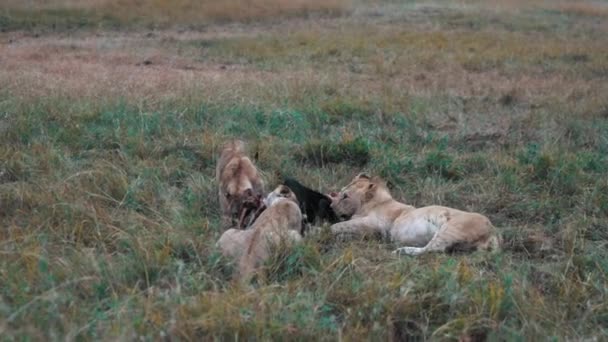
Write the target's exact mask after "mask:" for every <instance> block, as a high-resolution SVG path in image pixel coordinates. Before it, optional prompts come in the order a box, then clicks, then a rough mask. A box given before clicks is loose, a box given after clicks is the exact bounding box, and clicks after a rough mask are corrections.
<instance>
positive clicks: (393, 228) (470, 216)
mask: <svg viewBox="0 0 608 342" xmlns="http://www.w3.org/2000/svg"><path fill="white" fill-rule="evenodd" d="M331 206H332V208H333V209H334V211H335V212H336V214H337V215H338V216H339V217H348V216H352V217H351V218H350V220H347V221H344V222H340V223H336V224H334V225H332V226H331V231H332V233H333V234H336V235H337V234H344V233H347V234H377V233H380V234H382V235H383V236H388V237H389V238H390V239H391V240H392V241H394V242H396V243H399V244H401V245H405V246H404V247H400V248H397V249H396V250H394V251H393V253H395V254H402V253H403V254H408V255H420V254H423V253H428V252H449V251H451V250H455V249H466V250H469V249H477V250H491V251H496V250H498V248H499V245H500V237H499V236H498V235H497V234H496V232H495V228H494V226H493V225H492V223H491V222H490V220H489V219H488V218H487V217H485V216H483V215H481V214H478V213H472V212H465V211H461V210H458V209H453V208H449V207H442V206H435V205H434V206H428V207H422V208H414V207H413V206H410V205H407V204H403V203H400V202H398V201H396V200H395V199H393V197H392V196H391V194H390V192H389V190H388V188H387V186H386V184H385V183H384V181H383V180H382V179H380V178H371V177H369V176H367V175H365V174H360V175H358V176H357V177H355V178H354V179H353V181H352V182H351V183H350V184H348V185H347V186H346V187H344V188H343V189H342V191H341V192H340V194H339V195H338V196H332V205H331Z"/></svg>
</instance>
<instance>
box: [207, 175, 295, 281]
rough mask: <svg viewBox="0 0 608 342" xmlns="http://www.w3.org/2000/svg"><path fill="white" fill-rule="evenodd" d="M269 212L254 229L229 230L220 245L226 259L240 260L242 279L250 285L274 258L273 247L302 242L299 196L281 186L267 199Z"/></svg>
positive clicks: (261, 216) (254, 225)
mask: <svg viewBox="0 0 608 342" xmlns="http://www.w3.org/2000/svg"><path fill="white" fill-rule="evenodd" d="M264 204H265V205H266V207H267V208H266V210H264V211H263V212H262V214H261V215H260V216H259V217H258V219H257V220H256V221H255V222H254V223H253V225H252V226H251V228H250V229H247V230H239V229H229V230H227V231H226V232H224V234H223V235H222V236H221V237H220V239H219V240H218V242H217V245H218V247H219V248H220V249H221V251H222V254H223V255H224V256H229V257H232V258H234V259H238V260H239V263H238V275H239V278H240V279H241V280H242V281H244V282H247V281H248V280H249V279H250V277H251V275H252V274H253V272H254V271H255V270H256V269H257V267H259V265H260V264H262V263H263V262H264V261H265V260H266V259H268V257H269V255H270V250H271V248H272V247H276V246H279V245H281V243H285V244H286V245H291V244H293V243H297V242H299V241H301V240H302V236H301V235H300V233H299V232H300V228H301V225H302V212H301V211H300V207H299V205H298V200H297V199H296V196H295V194H294V193H293V192H292V191H291V190H290V189H289V188H288V187H287V186H285V185H279V186H278V187H277V188H276V189H275V190H274V191H273V192H271V193H270V194H268V196H267V197H266V198H265V199H264Z"/></svg>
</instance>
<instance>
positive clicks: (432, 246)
mask: <svg viewBox="0 0 608 342" xmlns="http://www.w3.org/2000/svg"><path fill="white" fill-rule="evenodd" d="M441 232H442V230H441V229H440V230H439V231H438V232H437V233H435V235H433V238H432V239H431V241H429V243H427V244H426V246H424V247H407V246H406V247H400V248H397V249H395V250H394V251H393V254H396V255H401V254H407V255H413V256H416V255H420V254H424V253H429V252H444V251H445V250H446V248H447V247H448V244H447V243H446V241H445V240H444V239H442V238H441Z"/></svg>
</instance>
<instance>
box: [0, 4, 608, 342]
mask: <svg viewBox="0 0 608 342" xmlns="http://www.w3.org/2000/svg"><path fill="white" fill-rule="evenodd" d="M607 19H608V3H606V2H605V1H567V2H566V1H563V2H562V1H507V0H505V1H388V0H386V1H381V0H378V1H371V0H370V1H363V0H353V1H346V0H344V1H342V0H334V1H314V0H312V1H286V0H250V1H246V0H230V1H189V0H179V1H172V2H170V1H161V0H149V1H133V2H131V1H122V0H87V1H67V0H66V1H35V0H31V1H17V0H5V1H2V3H1V4H0V336H2V339H3V340H4V339H6V340H21V339H31V340H43V339H44V340H46V339H50V340H63V339H68V340H73V339H78V340H80V339H82V340H95V339H104V340H114V339H121V340H133V339H137V338H142V339H150V340H157V339H164V338H171V339H183V340H200V339H207V338H220V339H235V338H237V337H239V338H241V339H243V338H244V339H302V340H310V339H314V340H336V339H340V338H342V339H345V340H362V339H388V340H404V339H406V338H412V339H414V340H427V339H431V340H459V339H460V340H462V341H475V340H483V339H486V338H489V339H491V340H523V339H525V340H546V339H552V338H557V339H559V340H562V339H571V340H582V339H597V340H602V339H604V338H606V334H607V332H608V300H607V294H608V293H607V292H608V286H607V285H608V279H607V276H608V258H607V257H608V252H607V249H606V247H607V246H606V243H607V241H608V224H607V223H606V222H607V221H606V219H607V218H608V157H607V156H608V20H607ZM231 137H240V138H243V139H245V140H247V141H248V142H249V144H250V147H251V149H252V151H255V152H258V154H259V160H258V166H259V167H260V169H261V170H262V171H263V173H264V178H265V180H266V181H267V183H268V184H269V188H271V187H273V186H274V185H276V183H277V181H278V178H277V175H276V173H277V172H281V173H283V174H289V175H292V176H295V177H297V178H298V179H300V180H302V181H303V182H304V183H306V184H309V185H310V186H312V187H315V188H319V189H321V190H324V191H328V190H332V189H336V188H339V187H340V186H342V185H344V184H345V182H346V181H347V180H349V179H350V178H351V177H352V176H353V175H355V174H357V173H358V172H360V171H368V172H371V173H374V174H378V175H381V176H383V177H385V178H386V179H387V180H388V181H390V183H392V184H393V193H394V195H395V197H397V198H398V199H400V200H402V201H405V202H407V203H410V204H413V205H416V206H423V205H430V204H441V205H448V206H453V207H456V208H460V209H464V210H473V211H478V212H482V213H484V214H486V215H487V216H489V217H490V219H491V220H492V221H493V223H494V224H495V225H496V226H497V227H498V229H499V230H500V232H501V234H502V236H503V238H504V251H502V252H500V253H497V254H494V255H486V254H483V253H481V254H479V253H474V254H471V255H426V256H422V257H418V258H407V257H402V258H397V257H395V256H393V255H391V254H390V251H391V250H392V249H393V248H394V247H395V246H393V245H391V244H390V243H388V242H382V241H380V242H379V241H367V240H361V241H359V240H356V241H350V242H338V241H334V240H333V239H332V238H331V236H329V234H328V233H327V231H326V230H325V231H323V232H322V233H321V234H318V235H314V236H310V237H309V238H308V239H306V242H305V243H304V244H303V245H302V246H301V247H299V248H297V249H296V250H295V251H293V252H289V253H286V252H282V253H277V255H276V256H275V257H274V258H273V260H272V261H270V262H269V263H268V264H267V265H266V266H267V272H266V275H267V277H266V278H265V279H261V281H260V283H259V284H257V285H255V286H253V287H239V286H236V285H234V284H233V283H232V282H231V281H230V276H231V272H232V263H231V261H230V260H225V259H223V258H221V257H220V255H219V253H218V251H217V249H216V248H215V247H214V244H215V241H216V240H217V238H218V237H219V235H220V234H221V233H222V231H221V229H220V228H219V216H218V215H219V213H218V204H217V199H216V191H215V189H216V185H215V184H214V179H213V175H214V172H213V170H214V165H215V158H216V155H217V149H218V146H220V145H221V144H222V142H223V141H224V140H225V139H228V138H231Z"/></svg>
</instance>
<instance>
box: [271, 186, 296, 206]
mask: <svg viewBox="0 0 608 342" xmlns="http://www.w3.org/2000/svg"><path fill="white" fill-rule="evenodd" d="M285 199H286V200H290V201H293V202H294V203H296V204H298V199H297V197H296V195H295V194H294V193H293V191H291V189H290V188H289V187H288V186H286V185H279V186H278V187H277V188H276V189H274V191H272V192H271V193H269V194H268V196H266V198H265V199H264V204H265V205H266V207H267V208H270V207H271V206H273V205H274V204H276V203H278V202H280V201H282V200H285Z"/></svg>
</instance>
